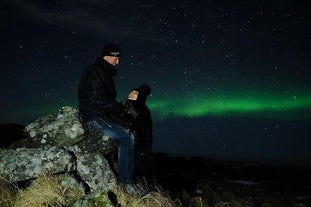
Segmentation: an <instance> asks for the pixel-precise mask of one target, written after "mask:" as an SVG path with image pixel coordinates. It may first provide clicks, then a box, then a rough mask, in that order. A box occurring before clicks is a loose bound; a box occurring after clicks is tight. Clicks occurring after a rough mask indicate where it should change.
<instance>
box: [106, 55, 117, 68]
mask: <svg viewBox="0 0 311 207" xmlns="http://www.w3.org/2000/svg"><path fill="white" fill-rule="evenodd" d="M104 60H106V61H107V62H108V63H110V64H111V65H113V66H116V65H118V64H119V57H114V56H105V57H104Z"/></svg>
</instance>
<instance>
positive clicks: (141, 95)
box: [136, 84, 151, 103]
mask: <svg viewBox="0 0 311 207" xmlns="http://www.w3.org/2000/svg"><path fill="white" fill-rule="evenodd" d="M136 91H137V92H138V98H137V101H138V102H141V103H145V102H146V100H147V97H148V96H149V95H150V93H151V88H150V86H149V85H147V84H142V85H141V86H139V88H137V89H136Z"/></svg>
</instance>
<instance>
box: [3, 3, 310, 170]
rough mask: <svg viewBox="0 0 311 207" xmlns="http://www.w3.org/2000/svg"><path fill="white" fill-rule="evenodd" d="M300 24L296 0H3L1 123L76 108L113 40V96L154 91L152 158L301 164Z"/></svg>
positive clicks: (304, 64)
mask: <svg viewBox="0 0 311 207" xmlns="http://www.w3.org/2000/svg"><path fill="white" fill-rule="evenodd" d="M310 16H311V7H310V5H309V4H308V3H307V1H295V0H269V1H268V0H237V1H233V0H217V1H216V0H196V1H186V0H165V1H164V0H150V1H147V0H136V1H134V0H127V1H125V0H123V1H122V0H114V1H106V0H77V1H70V0H69V1H51V0H44V1H43V0H1V2H0V45H1V47H0V53H1V55H0V65H1V76H0V91H1V94H2V95H1V102H0V123H20V124H23V125H27V124H29V123H31V122H32V121H34V120H35V119H37V118H38V117H40V116H42V115H46V114H49V113H54V112H56V111H57V110H58V109H60V108H61V107H62V106H67V105H70V106H73V107H77V104H78V100H77V84H78V81H79V78H80V75H81V73H82V71H83V70H84V69H85V68H86V67H87V66H88V65H90V64H92V63H93V62H94V61H95V59H96V57H97V56H99V55H100V53H101V49H102V46H103V45H104V44H107V43H115V44H118V45H119V46H120V47H121V49H122V57H121V59H120V62H121V63H120V65H118V66H117V71H118V76H117V77H116V78H115V82H116V85H117V91H118V97H117V99H118V100H119V101H120V100H123V99H126V98H127V94H128V92H129V90H130V89H132V88H136V87H138V86H139V85H140V84H142V83H147V84H149V85H150V86H151V88H152V94H151V96H150V97H149V99H148V102H147V104H148V106H149V108H150V110H151V111H152V116H153V121H154V151H157V152H166V153H170V154H178V155H187V156H193V155H204V156H207V157H210V158H215V159H225V160H245V161H248V162H252V163H258V164H260V163H264V164H267V163H269V164H271V163H273V164H274V165H286V166H308V167H311V150H310V149H311V141H310V138H309V136H310V134H311V133H310V132H311V92H310V91H311V90H310V89H311V81H310V80H311V68H310V65H311V64H310V57H311V55H310V48H311V44H310V43H311V27H310V26H311V25H310V24H311V21H310V20H311V19H310Z"/></svg>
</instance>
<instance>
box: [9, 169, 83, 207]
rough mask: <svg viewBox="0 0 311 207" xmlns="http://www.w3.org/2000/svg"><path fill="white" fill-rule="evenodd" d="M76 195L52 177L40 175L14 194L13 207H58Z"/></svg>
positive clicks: (76, 194) (76, 195)
mask: <svg viewBox="0 0 311 207" xmlns="http://www.w3.org/2000/svg"><path fill="white" fill-rule="evenodd" d="M78 196H79V195H78V193H76V192H75V191H73V190H71V189H69V188H65V187H64V186H62V185H60V183H59V180H58V179H57V177H56V176H53V175H47V174H44V175H41V176H40V177H38V178H37V179H36V180H34V181H33V183H32V184H31V185H30V186H29V187H28V188H26V189H23V190H19V191H18V192H17V194H16V199H15V203H14V207H60V206H64V205H65V204H68V201H70V200H73V198H74V197H78Z"/></svg>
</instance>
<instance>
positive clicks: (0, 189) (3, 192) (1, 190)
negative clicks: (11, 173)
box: [0, 176, 18, 207]
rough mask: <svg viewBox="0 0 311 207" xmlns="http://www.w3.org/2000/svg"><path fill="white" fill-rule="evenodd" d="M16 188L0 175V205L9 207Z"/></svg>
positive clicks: (12, 201)
mask: <svg viewBox="0 0 311 207" xmlns="http://www.w3.org/2000/svg"><path fill="white" fill-rule="evenodd" d="M17 190H18V188H17V187H16V186H14V185H13V184H12V183H10V182H9V181H8V180H6V179H5V178H4V177H1V176H0V206H1V207H11V206H12V205H13V203H14V196H15V193H16V191H17Z"/></svg>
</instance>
